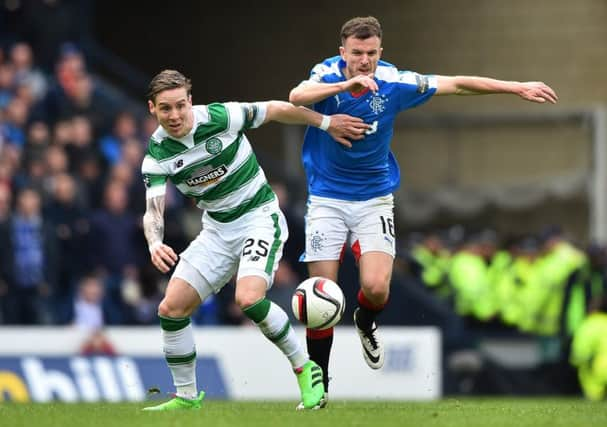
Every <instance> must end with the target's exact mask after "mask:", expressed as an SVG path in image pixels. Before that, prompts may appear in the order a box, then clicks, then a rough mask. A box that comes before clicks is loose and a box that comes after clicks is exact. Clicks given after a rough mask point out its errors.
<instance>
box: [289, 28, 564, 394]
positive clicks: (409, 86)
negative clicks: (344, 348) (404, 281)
mask: <svg viewBox="0 0 607 427" xmlns="http://www.w3.org/2000/svg"><path fill="white" fill-rule="evenodd" d="M381 38H382V30H381V27H380V24H379V22H378V21H377V19H375V18H373V17H364V18H363V17H358V18H353V19H351V20H349V21H348V22H346V23H345V24H344V25H343V27H342V30H341V43H342V45H341V46H340V48H339V56H334V57H332V58H328V59H326V60H324V61H323V62H321V63H320V64H317V65H316V66H314V68H312V72H311V75H310V78H309V79H308V80H305V81H303V82H302V83H301V84H299V85H298V86H297V87H295V88H294V89H293V90H292V91H291V93H290V96H289V100H290V101H291V102H292V103H293V104H295V105H313V108H314V110H316V111H318V112H320V113H323V114H333V113H345V114H351V115H353V116H356V117H360V118H362V119H363V120H364V121H365V123H367V124H368V125H369V126H370V128H369V129H368V130H367V131H366V135H365V138H364V139H362V140H360V141H356V142H354V143H353V145H352V147H351V148H347V147H344V146H340V145H339V144H335V143H330V141H328V137H327V136H326V135H325V134H323V132H320V131H319V130H318V129H315V128H313V127H309V128H308V129H307V131H306V135H305V138H304V145H303V165H304V169H305V172H306V176H307V179H308V194H309V200H308V211H307V215H306V248H305V253H304V255H303V256H302V260H303V261H305V262H307V263H308V270H309V274H310V276H324V277H327V278H330V279H332V280H334V281H337V271H338V266H339V259H340V256H341V254H342V249H343V248H344V246H345V244H346V243H349V244H350V245H351V247H352V250H353V252H354V254H355V256H356V257H357V258H358V266H359V270H360V283H361V290H360V292H359V294H358V307H357V308H356V310H355V313H354V320H355V324H356V327H357V330H358V333H359V336H360V339H361V344H362V347H363V356H364V358H365V360H366V362H367V364H368V365H369V366H370V367H371V368H373V369H379V368H381V367H382V365H383V363H384V349H383V346H382V342H381V340H380V337H379V334H378V333H377V326H376V323H375V319H376V316H377V315H378V313H380V312H381V311H382V309H383V307H384V305H385V304H386V302H387V301H388V294H389V285H390V277H391V275H392V264H393V259H394V248H395V244H394V218H393V199H392V193H393V191H394V190H395V189H396V188H398V186H399V183H400V172H399V169H398V164H397V162H396V159H395V158H394V156H393V154H392V153H391V152H390V142H391V139H392V134H393V125H394V119H395V117H396V115H397V114H398V113H399V112H401V111H403V110H407V109H409V108H413V107H416V106H418V105H420V104H422V103H424V102H426V101H427V100H428V99H430V98H431V97H432V96H433V95H480V94H490V93H510V94H515V95H518V96H520V97H521V98H522V99H525V100H528V101H532V102H539V103H545V102H549V103H556V101H557V96H556V94H555V93H554V91H553V90H552V89H551V88H550V87H548V86H547V85H545V84H544V83H541V82H525V83H522V82H514V81H501V80H495V79H490V78H484V77H472V76H456V77H447V76H439V75H422V74H418V73H415V72H411V71H400V70H398V69H397V68H396V67H395V66H393V65H391V64H389V63H388V62H384V61H382V60H380V57H381V54H382V47H381ZM348 238H349V241H348V242H347V239H348ZM332 342H333V330H332V329H329V330H323V331H314V330H308V331H307V343H308V351H309V353H310V358H311V359H312V360H314V361H316V362H317V363H318V364H319V365H320V366H321V367H322V368H323V370H324V382H325V388H327V387H328V363H329V354H330V351H331V345H332ZM322 404H323V405H324V404H326V400H323V402H322Z"/></svg>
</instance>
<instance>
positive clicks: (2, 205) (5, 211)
mask: <svg viewBox="0 0 607 427" xmlns="http://www.w3.org/2000/svg"><path fill="white" fill-rule="evenodd" d="M12 195H13V194H12V193H11V190H10V188H9V187H8V186H7V185H3V184H2V183H0V224H3V223H4V222H6V221H8V219H9V217H10V215H11V201H12V200H11V199H12Z"/></svg>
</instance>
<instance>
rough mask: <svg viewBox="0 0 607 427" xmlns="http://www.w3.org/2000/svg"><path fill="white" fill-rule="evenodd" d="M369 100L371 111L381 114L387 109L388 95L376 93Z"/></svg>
mask: <svg viewBox="0 0 607 427" xmlns="http://www.w3.org/2000/svg"><path fill="white" fill-rule="evenodd" d="M367 102H368V103H369V107H370V108H371V111H373V112H374V113H375V114H379V113H383V112H384V111H385V109H386V102H388V98H387V97H386V95H379V94H375V95H373V96H371V98H369V99H368V100H367Z"/></svg>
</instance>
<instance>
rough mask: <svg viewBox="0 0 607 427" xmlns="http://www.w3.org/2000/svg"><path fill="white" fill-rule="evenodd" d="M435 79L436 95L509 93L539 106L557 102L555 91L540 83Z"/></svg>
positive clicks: (449, 77)
mask: <svg viewBox="0 0 607 427" xmlns="http://www.w3.org/2000/svg"><path fill="white" fill-rule="evenodd" d="M436 79H437V89H436V95H484V94H490V93H511V94H514V95H518V96H520V97H521V98H523V99H525V100H527V101H531V102H538V103H540V104H543V103H545V102H550V103H552V104H556V102H557V101H558V96H557V95H556V93H555V91H554V90H553V89H552V88H551V87H550V86H548V85H546V84H545V83H542V82H516V81H505V80H496V79H491V78H488V77H475V76H436Z"/></svg>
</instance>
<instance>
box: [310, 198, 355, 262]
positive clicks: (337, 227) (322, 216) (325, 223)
mask: <svg viewBox="0 0 607 427" xmlns="http://www.w3.org/2000/svg"><path fill="white" fill-rule="evenodd" d="M346 205H347V202H343V201H338V200H332V199H326V198H320V197H310V201H309V202H308V211H307V213H306V248H305V252H304V254H303V256H302V261H304V262H312V261H336V260H339V259H340V258H341V256H342V251H343V248H344V244H345V243H346V238H347V236H348V227H347V226H346V215H347V213H346V211H345V210H344V208H345V207H346Z"/></svg>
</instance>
